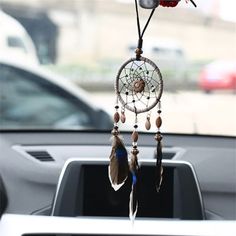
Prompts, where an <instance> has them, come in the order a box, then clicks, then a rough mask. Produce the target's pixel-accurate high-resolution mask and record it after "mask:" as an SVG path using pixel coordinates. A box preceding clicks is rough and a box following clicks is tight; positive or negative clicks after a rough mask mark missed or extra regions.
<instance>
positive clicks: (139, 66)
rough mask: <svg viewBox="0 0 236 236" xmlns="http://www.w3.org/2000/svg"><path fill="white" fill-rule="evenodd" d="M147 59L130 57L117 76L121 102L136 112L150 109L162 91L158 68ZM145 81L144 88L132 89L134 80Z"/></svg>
mask: <svg viewBox="0 0 236 236" xmlns="http://www.w3.org/2000/svg"><path fill="white" fill-rule="evenodd" d="M148 61H149V60H148V59H146V60H141V61H137V60H135V59H132V60H130V61H128V62H127V63H126V64H124V65H123V68H121V70H120V71H119V74H118V76H117V80H118V83H117V93H118V95H119V99H120V101H121V103H122V104H123V105H124V106H125V107H126V108H128V109H129V110H132V111H137V113H141V112H145V111H148V110H150V109H152V108H153V107H154V106H155V105H156V104H157V102H158V101H159V98H160V96H161V93H162V79H161V75H160V72H159V69H158V68H157V67H156V66H155V64H154V63H153V62H151V64H150V63H149V62H148ZM139 80H143V81H144V82H145V87H144V90H143V91H141V92H135V91H134V83H135V81H139Z"/></svg>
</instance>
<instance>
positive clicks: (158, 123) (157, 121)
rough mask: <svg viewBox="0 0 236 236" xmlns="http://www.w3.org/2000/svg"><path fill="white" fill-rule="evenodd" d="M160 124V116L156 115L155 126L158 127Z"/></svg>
mask: <svg viewBox="0 0 236 236" xmlns="http://www.w3.org/2000/svg"><path fill="white" fill-rule="evenodd" d="M161 125H162V119H161V117H160V116H158V117H157V119H156V126H157V128H160V127H161Z"/></svg>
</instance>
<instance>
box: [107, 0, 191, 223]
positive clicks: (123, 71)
mask: <svg viewBox="0 0 236 236" xmlns="http://www.w3.org/2000/svg"><path fill="white" fill-rule="evenodd" d="M179 1H180V0H152V1H149V0H148V1H144V0H143V1H142V4H143V5H142V4H140V5H141V6H142V7H144V8H147V9H152V11H151V13H150V16H149V18H148V20H147V22H146V24H145V26H144V28H143V31H142V32H141V29H140V21H139V12H138V4H137V0H135V10H136V16H137V28H138V36H139V39H138V47H137V49H136V51H135V53H136V57H135V58H131V59H129V60H128V61H126V62H125V63H124V64H123V65H122V66H121V67H120V69H119V71H118V73H117V77H116V81H115V93H116V104H115V113H114V127H113V130H112V151H111V154H110V164H109V169H108V172H109V179H110V182H111V185H112V187H113V188H114V190H115V191H117V190H119V188H120V187H121V186H122V185H123V184H124V183H125V181H126V179H127V178H128V176H129V173H131V176H132V187H131V193H130V203H129V215H130V219H131V220H134V219H135V216H136V213H137V210H138V198H139V196H138V191H137V188H138V183H139V164H138V154H139V150H138V139H139V135H138V115H139V114H140V113H145V112H146V113H147V118H146V122H145V127H146V129H147V130H149V129H150V128H151V122H150V116H151V110H152V109H155V108H156V111H157V118H156V122H155V125H156V134H155V136H154V139H155V140H156V142H157V147H156V168H155V185H156V186H155V187H156V190H157V192H159V191H160V187H161V183H162V174H163V168H162V134H161V131H160V128H161V125H162V118H161V96H162V92H163V80H162V75H161V72H160V70H159V68H158V67H157V65H156V64H155V63H154V62H153V61H151V60H150V59H148V58H145V57H143V56H141V55H142V53H143V51H142V44H143V35H144V33H145V30H146V28H147V26H148V24H149V22H150V20H151V18H152V16H153V14H154V12H155V9H156V8H157V7H158V5H159V4H160V5H161V6H164V7H166V6H167V7H175V6H176V5H177V4H178V2H179ZM190 1H191V2H192V3H193V4H195V3H194V2H193V1H192V0H190ZM140 2H141V0H140ZM126 110H129V111H131V112H133V113H134V126H133V127H134V130H133V133H132V135H131V139H132V150H131V153H130V158H128V152H127V150H126V148H125V145H124V142H123V140H122V138H121V137H120V132H119V122H122V123H125V121H126V115H125V112H126Z"/></svg>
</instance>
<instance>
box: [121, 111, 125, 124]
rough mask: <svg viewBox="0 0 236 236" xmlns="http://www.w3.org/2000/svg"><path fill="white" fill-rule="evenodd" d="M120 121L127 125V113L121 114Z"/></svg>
mask: <svg viewBox="0 0 236 236" xmlns="http://www.w3.org/2000/svg"><path fill="white" fill-rule="evenodd" d="M120 120H121V122H122V123H125V121H126V117H125V113H124V112H121V116H120Z"/></svg>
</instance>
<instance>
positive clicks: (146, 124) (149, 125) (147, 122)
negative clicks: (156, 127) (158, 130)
mask: <svg viewBox="0 0 236 236" xmlns="http://www.w3.org/2000/svg"><path fill="white" fill-rule="evenodd" d="M145 128H146V130H150V129H151V122H150V117H147V120H146V122H145Z"/></svg>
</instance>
